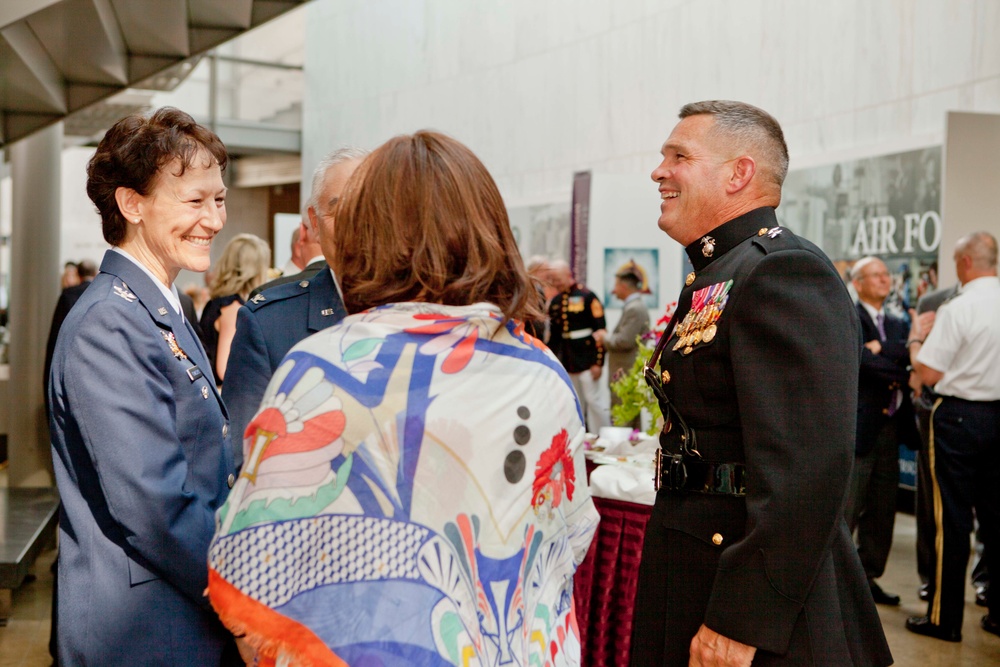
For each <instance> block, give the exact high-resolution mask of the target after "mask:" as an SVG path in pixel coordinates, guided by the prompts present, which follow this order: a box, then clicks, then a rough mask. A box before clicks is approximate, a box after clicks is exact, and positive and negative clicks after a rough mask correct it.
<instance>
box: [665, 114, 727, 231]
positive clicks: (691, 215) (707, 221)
mask: <svg viewBox="0 0 1000 667" xmlns="http://www.w3.org/2000/svg"><path fill="white" fill-rule="evenodd" d="M714 124H715V118H714V117H712V116H711V115H708V114H700V115H696V116H688V117H687V118H684V119H683V120H681V122H679V123H678V124H677V126H676V127H674V130H673V132H671V133H670V137H669V138H667V141H666V142H665V143H664V144H663V148H662V149H661V150H660V154H661V155H663V161H662V162H660V165H659V166H658V167H657V168H656V169H654V170H653V173H652V174H650V177H651V178H652V179H653V180H654V181H655V182H656V183H657V184H658V186H659V188H658V189H659V191H660V199H661V201H660V219H659V221H658V223H657V224H658V226H659V227H660V229H662V230H663V231H664V232H666V233H667V235H668V236H669V237H670V238H672V239H674V240H675V241H677V242H678V243H680V244H681V245H688V244H690V243H692V242H694V241H696V240H697V239H698V238H700V237H701V236H703V235H704V234H705V233H707V232H708V231H709V230H711V229H714V228H715V227H717V226H718V225H719V224H721V223H723V222H725V221H726V218H724V217H723V218H722V219H719V218H720V217H722V211H723V207H724V204H725V196H726V181H727V178H728V176H729V174H730V172H731V170H730V169H729V168H728V167H727V165H729V164H730V163H731V162H732V160H731V159H727V156H726V155H724V154H723V153H722V148H723V147H722V146H721V145H720V144H721V141H720V140H719V138H718V137H716V136H714V135H712V134H711V132H710V131H711V129H712V126H713V125H714Z"/></svg>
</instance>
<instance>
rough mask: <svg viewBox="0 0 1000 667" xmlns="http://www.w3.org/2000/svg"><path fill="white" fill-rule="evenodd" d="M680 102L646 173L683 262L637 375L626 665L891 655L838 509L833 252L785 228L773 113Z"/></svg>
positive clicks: (853, 339) (850, 441) (849, 417)
mask: <svg viewBox="0 0 1000 667" xmlns="http://www.w3.org/2000/svg"><path fill="white" fill-rule="evenodd" d="M680 117H681V121H680V123H678V124H677V126H676V127H675V128H674V130H673V132H672V133H671V134H670V137H669V138H668V139H667V141H666V142H665V143H664V144H663V147H662V148H661V153H662V155H663V161H662V162H661V163H660V165H659V166H658V167H657V168H656V169H655V170H654V171H653V173H652V178H653V180H654V181H656V183H657V184H658V186H659V192H660V198H661V200H662V201H661V203H660V218H659V227H660V229H661V230H663V231H664V232H666V233H667V235H669V236H670V237H671V238H673V239H674V240H675V241H677V242H679V243H681V244H682V245H684V246H686V248H685V250H686V253H687V256H688V258H689V259H690V260H691V263H692V265H693V267H694V271H693V272H692V273H690V274H689V275H688V276H687V279H686V280H685V285H686V286H685V287H684V289H683V290H682V291H681V294H680V296H679V298H678V306H677V309H676V311H675V313H674V318H673V320H672V322H671V323H670V324H669V325H668V327H667V329H666V331H665V333H664V335H663V337H662V338H661V340H660V343H659V344H658V346H657V350H656V351H654V354H653V359H651V361H650V365H649V367H648V368H647V372H646V378H647V381H648V382H649V384H650V385H651V387H652V389H653V391H654V393H655V394H656V395H657V398H658V399H659V402H660V409H661V411H662V412H663V414H664V427H663V430H662V432H661V433H660V449H659V450H658V452H657V462H658V464H659V465H658V468H659V472H658V473H657V475H656V479H657V483H658V486H659V489H658V492H657V495H656V502H655V505H654V507H653V513H652V516H651V517H650V519H649V523H648V524H647V527H646V537H645V543H644V545H643V550H642V563H641V565H640V567H639V581H638V586H637V591H638V592H637V594H636V602H635V610H636V613H635V622H634V625H633V632H632V664H633V665H635V666H646V665H649V666H654V665H655V666H657V667H659V666H666V665H669V666H671V667H673V666H677V667H681V666H685V667H686V666H687V665H689V664H691V665H732V666H740V667H748V666H749V665H750V664H751V662H754V663H755V664H767V665H792V664H795V665H799V664H822V665H869V666H871V665H887V664H890V663H891V662H892V657H891V655H890V653H889V648H888V646H887V644H886V642H885V636H884V635H883V633H882V629H881V623H880V621H879V617H878V612H877V611H876V609H875V604H874V602H873V601H872V596H871V593H870V592H869V589H868V585H867V581H866V579H865V574H864V570H863V569H862V567H861V562H860V561H859V560H858V554H857V549H856V548H855V546H854V543H853V541H852V539H851V535H850V532H849V531H848V529H847V522H846V521H845V520H844V514H843V509H844V498H845V496H846V494H847V487H848V481H849V479H850V469H851V461H852V458H853V453H854V439H855V432H854V430H855V419H856V409H857V406H856V403H855V400H854V397H855V396H856V395H857V386H858V368H859V365H860V347H861V346H860V344H859V336H860V329H859V326H858V317H857V313H856V312H855V310H854V306H853V304H852V303H851V299H850V296H849V295H848V293H847V289H846V287H845V286H844V283H843V280H842V279H841V277H840V275H839V274H838V272H837V270H836V268H835V267H834V266H833V264H832V263H831V262H830V260H829V259H828V258H827V257H826V255H824V254H823V252H822V251H821V250H819V248H817V247H816V246H815V245H813V244H812V243H810V242H808V241H806V240H804V239H801V238H799V237H797V236H796V235H795V234H793V233H792V232H790V231H789V230H787V229H784V228H781V227H778V226H777V219H776V217H775V213H774V209H775V207H777V206H778V204H779V202H780V201H781V184H782V182H783V181H784V177H785V174H786V172H787V169H788V149H787V147H786V146H785V141H784V137H783V133H782V131H781V127H780V126H779V125H778V122H777V121H776V120H775V119H774V118H773V117H771V116H770V115H769V114H768V113H767V112H765V111H763V110H761V109H758V108H756V107H753V106H751V105H749V104H744V103H741V102H728V101H714V102H699V103H695V104H689V105H686V106H685V107H683V108H682V109H681V113H680ZM657 363H658V365H659V368H658V369H657V368H656V365H657Z"/></svg>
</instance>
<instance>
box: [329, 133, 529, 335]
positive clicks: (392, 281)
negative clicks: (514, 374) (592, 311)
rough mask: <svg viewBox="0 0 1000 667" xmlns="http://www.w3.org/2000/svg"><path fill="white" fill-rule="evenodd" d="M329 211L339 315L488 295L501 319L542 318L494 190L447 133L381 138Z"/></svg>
mask: <svg viewBox="0 0 1000 667" xmlns="http://www.w3.org/2000/svg"><path fill="white" fill-rule="evenodd" d="M334 218H335V219H336V221H337V222H336V224H335V225H334V234H333V236H334V247H335V248H336V252H335V257H334V262H335V266H334V267H333V268H334V270H335V271H336V273H337V276H338V278H339V279H340V284H341V288H342V290H343V294H344V304H345V305H346V307H347V310H348V312H351V313H355V312H359V311H362V310H367V309H368V308H372V307H375V306H380V305H383V304H387V303H398V302H403V301H423V302H428V303H440V304H445V305H453V306H461V305H469V304H473V303H478V302H481V301H488V302H490V303H492V304H494V305H496V306H498V307H499V308H500V310H501V311H502V312H503V314H504V315H505V317H506V318H509V319H518V320H523V319H525V318H528V319H532V318H534V319H537V318H539V317H540V316H541V313H539V312H537V310H538V306H537V305H536V303H535V302H536V301H537V293H536V291H535V289H534V288H533V287H532V284H531V280H530V278H529V277H528V274H527V272H526V271H525V269H524V263H523V262H522V260H521V254H520V252H519V251H518V248H517V243H516V242H515V241H514V235H513V234H512V232H511V230H510V221H509V220H508V218H507V209H506V208H505V207H504V203H503V199H502V198H501V197H500V191H499V190H498V189H497V186H496V183H494V181H493V178H492V177H491V176H490V174H489V172H487V171H486V167H484V166H483V164H482V162H480V161H479V159H478V158H477V157H476V156H475V155H474V154H473V153H472V151H470V150H469V149H468V148H467V147H466V146H464V145H463V144H461V143H459V142H458V141H456V140H455V139H452V138H450V137H447V136H445V135H443V134H439V133H437V132H431V131H427V130H423V131H420V132H417V133H415V134H413V135H401V136H398V137H394V138H393V139H390V140H389V141H387V142H386V143H384V144H383V145H382V146H380V147H379V148H377V149H376V150H375V151H374V152H373V153H372V154H371V155H369V156H368V158H367V159H366V160H365V161H364V162H363V163H362V164H361V165H360V166H359V167H358V169H357V170H356V171H355V172H354V174H353V176H351V179H350V181H348V184H347V187H346V188H345V191H344V193H343V195H342V196H341V199H340V202H339V203H338V205H337V209H336V211H335V212H334Z"/></svg>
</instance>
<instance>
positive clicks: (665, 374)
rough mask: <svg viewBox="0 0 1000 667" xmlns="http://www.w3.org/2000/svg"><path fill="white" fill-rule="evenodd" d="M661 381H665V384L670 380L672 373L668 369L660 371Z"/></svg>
mask: <svg viewBox="0 0 1000 667" xmlns="http://www.w3.org/2000/svg"><path fill="white" fill-rule="evenodd" d="M660 381H661V382H663V384H667V383H668V382H670V373H668V372H667V371H663V372H662V373H660Z"/></svg>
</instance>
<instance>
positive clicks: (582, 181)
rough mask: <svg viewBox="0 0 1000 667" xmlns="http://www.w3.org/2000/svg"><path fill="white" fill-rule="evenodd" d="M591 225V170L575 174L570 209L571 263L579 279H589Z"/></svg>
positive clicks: (574, 273)
mask: <svg viewBox="0 0 1000 667" xmlns="http://www.w3.org/2000/svg"><path fill="white" fill-rule="evenodd" d="M589 227H590V172H589V171H578V172H576V173H575V174H573V207H572V208H571V209H570V231H569V265H570V268H572V269H573V275H575V276H576V279H577V280H580V281H586V280H587V229H588V228H589Z"/></svg>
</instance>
